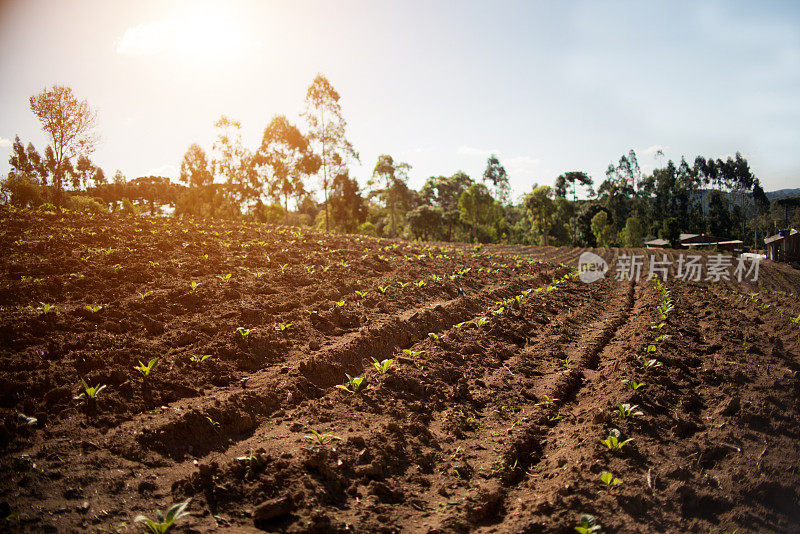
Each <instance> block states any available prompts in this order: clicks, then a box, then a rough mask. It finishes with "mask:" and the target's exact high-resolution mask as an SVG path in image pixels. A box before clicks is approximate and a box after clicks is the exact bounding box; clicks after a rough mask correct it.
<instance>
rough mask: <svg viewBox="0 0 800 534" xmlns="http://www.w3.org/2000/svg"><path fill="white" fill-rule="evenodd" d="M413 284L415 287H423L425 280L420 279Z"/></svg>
mask: <svg viewBox="0 0 800 534" xmlns="http://www.w3.org/2000/svg"><path fill="white" fill-rule="evenodd" d="M414 285H415V286H417V287H425V285H426V284H425V280H420V281H419V282H414Z"/></svg>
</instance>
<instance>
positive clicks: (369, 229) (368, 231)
mask: <svg viewBox="0 0 800 534" xmlns="http://www.w3.org/2000/svg"><path fill="white" fill-rule="evenodd" d="M358 233H359V234H361V235H371V236H376V235H378V231H377V229H376V228H375V225H374V224H372V223H371V222H369V221H367V222H363V223H361V224H360V225H358Z"/></svg>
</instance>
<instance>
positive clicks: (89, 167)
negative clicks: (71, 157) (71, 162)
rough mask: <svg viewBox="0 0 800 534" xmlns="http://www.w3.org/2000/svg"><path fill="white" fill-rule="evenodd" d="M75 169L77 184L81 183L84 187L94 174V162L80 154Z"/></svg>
mask: <svg viewBox="0 0 800 534" xmlns="http://www.w3.org/2000/svg"><path fill="white" fill-rule="evenodd" d="M75 171H76V172H75V176H76V178H77V180H78V184H77V185H79V186H80V185H82V186H83V187H84V188H86V187H88V186H89V180H90V179H91V177H92V175H93V174H94V164H93V163H92V160H90V159H89V158H87V157H86V156H84V155H83V154H81V155H80V156H78V162H77V163H76V164H75ZM73 185H74V184H73Z"/></svg>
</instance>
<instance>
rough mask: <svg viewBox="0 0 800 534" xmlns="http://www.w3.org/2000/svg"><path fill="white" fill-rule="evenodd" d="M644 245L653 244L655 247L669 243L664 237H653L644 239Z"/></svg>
mask: <svg viewBox="0 0 800 534" xmlns="http://www.w3.org/2000/svg"><path fill="white" fill-rule="evenodd" d="M644 244H645V245H653V246H655V247H663V246H665V245H669V241H667V240H666V239H653V240H652V241H645V242H644Z"/></svg>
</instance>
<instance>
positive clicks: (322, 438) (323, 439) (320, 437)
mask: <svg viewBox="0 0 800 534" xmlns="http://www.w3.org/2000/svg"><path fill="white" fill-rule="evenodd" d="M309 430H310V431H311V433H312V434H314V435H313V436H306V437H307V438H308V439H311V440H314V441H316V442H317V443H319V444H320V445H325V444H326V443H329V442H330V441H331V440H334V439H342V438H340V437H338V436H334V435H333V432H325V433H320V432H317V431H316V430H314V429H313V428H311V429H309Z"/></svg>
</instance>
